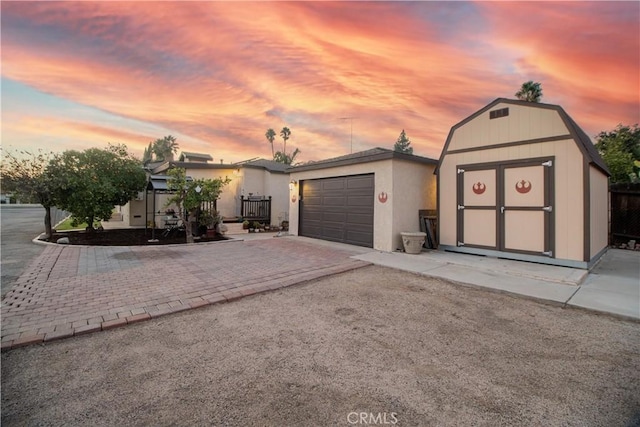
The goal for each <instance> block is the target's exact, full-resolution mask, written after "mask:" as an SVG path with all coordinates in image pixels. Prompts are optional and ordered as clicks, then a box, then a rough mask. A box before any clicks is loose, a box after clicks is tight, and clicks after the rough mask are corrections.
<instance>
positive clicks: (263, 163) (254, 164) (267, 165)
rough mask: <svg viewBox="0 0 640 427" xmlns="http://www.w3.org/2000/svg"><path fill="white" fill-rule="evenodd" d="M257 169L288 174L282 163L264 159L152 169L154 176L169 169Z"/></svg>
mask: <svg viewBox="0 0 640 427" xmlns="http://www.w3.org/2000/svg"><path fill="white" fill-rule="evenodd" d="M244 167H248V168H259V169H265V170H267V171H269V172H272V173H288V171H287V169H289V168H290V166H289V165H285V164H284V163H279V162H274V161H273V160H266V159H251V160H246V161H244V162H238V163H200V162H175V161H171V162H164V163H162V164H160V165H158V166H156V167H155V168H154V169H152V172H153V173H154V174H161V173H163V172H166V171H167V170H169V169H171V168H183V169H238V168H244Z"/></svg>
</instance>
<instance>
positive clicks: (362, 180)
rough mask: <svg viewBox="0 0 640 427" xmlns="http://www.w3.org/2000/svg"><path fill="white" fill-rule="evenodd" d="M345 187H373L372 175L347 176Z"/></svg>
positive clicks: (367, 188)
mask: <svg viewBox="0 0 640 427" xmlns="http://www.w3.org/2000/svg"><path fill="white" fill-rule="evenodd" d="M347 188H348V189H350V190H352V189H356V188H362V189H365V190H369V189H373V176H372V175H366V176H358V177H348V178H347Z"/></svg>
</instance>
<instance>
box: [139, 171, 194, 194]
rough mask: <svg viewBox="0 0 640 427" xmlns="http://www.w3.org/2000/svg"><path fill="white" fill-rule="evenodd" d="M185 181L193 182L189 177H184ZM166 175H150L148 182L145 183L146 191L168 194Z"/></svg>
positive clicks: (167, 177) (167, 178)
mask: <svg viewBox="0 0 640 427" xmlns="http://www.w3.org/2000/svg"><path fill="white" fill-rule="evenodd" d="M185 178H186V180H187V181H193V178H191V177H190V176H187V177H185ZM168 181H169V176H168V175H150V176H149V182H148V183H147V190H153V191H162V192H170V191H171V190H170V189H169V186H168Z"/></svg>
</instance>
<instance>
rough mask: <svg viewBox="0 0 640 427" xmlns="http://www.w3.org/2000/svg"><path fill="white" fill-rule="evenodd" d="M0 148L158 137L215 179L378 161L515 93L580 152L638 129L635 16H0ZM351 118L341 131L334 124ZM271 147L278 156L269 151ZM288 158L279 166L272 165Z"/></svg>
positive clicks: (138, 143)
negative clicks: (554, 112) (581, 133)
mask: <svg viewBox="0 0 640 427" xmlns="http://www.w3.org/2000/svg"><path fill="white" fill-rule="evenodd" d="M1 12H2V22H1V24H2V27H1V36H2V39H1V43H2V46H1V47H2V53H1V60H2V63H1V65H2V88H1V91H2V146H3V148H5V149H7V148H8V149H14V150H18V149H23V148H27V149H34V148H38V147H40V148H43V149H45V150H50V151H55V152H61V151H64V150H66V149H84V148H88V147H106V145H107V143H108V142H114V143H125V144H127V146H128V147H129V148H130V151H132V152H133V153H134V154H135V155H137V156H138V157H141V156H142V151H143V149H144V147H146V145H147V144H148V143H149V142H150V141H152V140H155V139H157V138H161V137H163V136H165V135H169V134H171V135H174V136H175V137H176V138H177V142H178V143H179V144H180V149H181V151H183V150H184V151H195V152H200V153H208V154H211V155H212V156H213V157H214V159H215V161H216V162H218V161H219V160H220V159H224V161H225V163H227V162H234V161H240V160H244V159H247V158H252V157H265V158H269V157H270V156H271V148H270V146H269V145H268V143H267V141H266V139H265V137H264V134H265V131H266V130H267V129H268V128H270V127H271V128H273V129H275V130H276V132H277V133H279V131H280V129H281V128H282V127H283V126H288V127H289V128H290V129H291V131H292V136H291V139H290V140H289V142H288V143H287V148H291V149H293V147H298V148H299V149H300V150H301V151H302V154H301V155H300V156H299V157H298V160H300V161H308V160H320V159H323V158H328V157H333V156H339V155H343V154H347V153H349V151H350V140H351V125H353V151H354V152H355V151H360V150H365V149H368V148H373V147H377V146H379V147H387V148H392V146H393V144H394V142H395V141H396V139H397V138H398V135H399V134H400V131H401V130H402V129H405V131H406V133H407V136H408V137H409V138H410V139H411V142H412V144H411V145H412V146H413V147H414V153H415V154H419V155H423V156H427V157H434V158H437V157H438V156H439V155H440V150H441V149H442V146H443V144H444V141H445V139H446V136H447V133H448V132H449V129H450V128H451V126H453V125H454V124H456V123H457V122H459V121H460V120H462V119H464V118H465V117H467V116H468V115H470V114H472V113H474V112H475V111H477V110H478V109H480V108H482V107H484V106H485V105H486V104H488V103H489V102H491V101H492V100H494V99H495V98H498V97H507V98H514V93H515V92H516V91H517V90H518V88H519V87H520V85H521V84H522V83H523V82H525V81H527V80H534V81H538V82H540V83H542V88H543V99H542V101H543V102H546V103H550V104H559V105H561V106H562V107H563V108H564V109H565V110H566V111H567V112H568V113H569V115H571V116H572V117H573V118H574V120H576V121H577V123H578V124H579V125H580V126H581V127H582V128H583V129H584V130H585V131H586V132H587V134H589V135H590V136H591V137H592V138H593V137H594V136H595V135H596V134H597V133H598V132H600V131H602V130H610V129H613V128H614V127H615V126H616V125H617V124H619V123H623V124H634V123H637V122H639V121H640V87H639V82H640V69H639V67H640V3H639V2H637V1H633V2H586V1H585V2H564V3H547V2H518V3H511V2H410V3H409V2H61V3H57V2H8V1H2V3H1ZM344 117H352V118H353V119H352V120H351V119H341V118H344ZM281 143H282V140H281V139H280V138H279V137H278V138H277V139H276V144H275V145H276V149H280V148H281ZM288 151H289V150H288Z"/></svg>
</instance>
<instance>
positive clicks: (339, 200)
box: [322, 195, 347, 207]
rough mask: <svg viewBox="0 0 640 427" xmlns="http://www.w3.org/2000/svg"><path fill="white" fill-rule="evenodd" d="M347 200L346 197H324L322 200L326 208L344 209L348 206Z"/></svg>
mask: <svg viewBox="0 0 640 427" xmlns="http://www.w3.org/2000/svg"><path fill="white" fill-rule="evenodd" d="M346 201H347V200H346V198H345V197H344V196H341V195H340V196H333V195H332V196H324V197H323V198H322V204H323V205H324V206H340V207H344V206H345V204H346Z"/></svg>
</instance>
